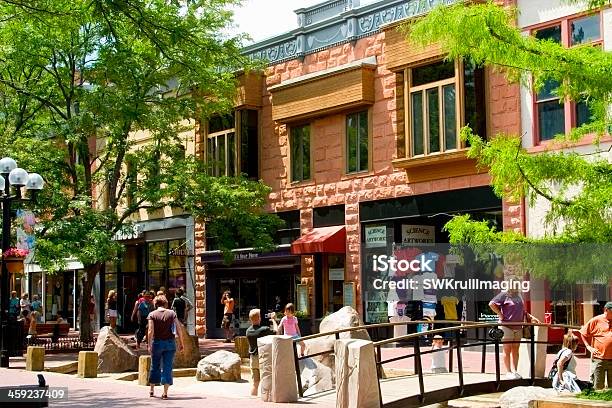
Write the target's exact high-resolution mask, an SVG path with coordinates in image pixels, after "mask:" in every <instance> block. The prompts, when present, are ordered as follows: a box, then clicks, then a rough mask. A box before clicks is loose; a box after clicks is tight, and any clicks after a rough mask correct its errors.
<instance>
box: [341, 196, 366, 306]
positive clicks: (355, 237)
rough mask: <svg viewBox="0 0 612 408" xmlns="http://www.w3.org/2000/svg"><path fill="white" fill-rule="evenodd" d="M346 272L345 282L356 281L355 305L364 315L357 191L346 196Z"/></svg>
mask: <svg viewBox="0 0 612 408" xmlns="http://www.w3.org/2000/svg"><path fill="white" fill-rule="evenodd" d="M345 211H346V213H345V223H346V274H345V282H354V283H355V306H356V308H357V311H358V312H359V314H360V315H363V310H362V309H363V307H362V304H361V285H360V279H361V228H360V224H359V199H358V196H357V193H350V194H348V195H347V197H346V205H345Z"/></svg>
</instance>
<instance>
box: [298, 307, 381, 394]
mask: <svg viewBox="0 0 612 408" xmlns="http://www.w3.org/2000/svg"><path fill="white" fill-rule="evenodd" d="M362 325H363V322H362V320H361V317H359V313H357V311H356V310H355V309H353V308H352V307H350V306H345V307H343V308H342V309H340V310H338V311H337V312H335V313H332V314H330V315H329V316H326V317H325V318H324V319H323V320H322V321H321V325H320V326H319V332H320V333H325V332H332V331H335V330H340V329H346V328H349V327H357V326H362ZM340 338H342V339H361V340H370V336H369V335H368V332H367V331H366V330H356V331H352V332H346V333H341V334H340ZM335 341H336V337H335V336H334V335H329V336H322V337H318V338H316V339H312V340H306V341H305V342H304V343H306V351H305V354H306V355H312V354H317V353H321V352H323V351H330V350H331V351H332V353H328V354H323V355H320V356H316V357H313V358H312V359H308V360H305V361H306V363H304V364H301V363H300V370H301V377H302V384H303V385H304V384H308V385H310V387H311V388H312V389H313V390H316V392H318V391H325V390H331V389H333V388H334V385H335V381H336V379H335V361H334V360H335V357H334V354H333V350H334V342H335ZM322 366H323V367H325V368H323V367H322ZM304 388H305V389H306V388H307V387H306V386H304ZM313 392H315V391H313Z"/></svg>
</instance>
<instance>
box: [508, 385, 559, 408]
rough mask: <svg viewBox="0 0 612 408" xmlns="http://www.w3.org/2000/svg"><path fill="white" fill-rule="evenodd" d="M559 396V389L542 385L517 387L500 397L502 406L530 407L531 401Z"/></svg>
mask: <svg viewBox="0 0 612 408" xmlns="http://www.w3.org/2000/svg"><path fill="white" fill-rule="evenodd" d="M556 396H558V394H557V391H555V390H553V389H550V388H542V387H515V388H512V389H511V390H508V391H506V392H504V393H503V394H502V396H501V397H499V406H500V408H529V401H534V400H537V399H545V398H550V397H556Z"/></svg>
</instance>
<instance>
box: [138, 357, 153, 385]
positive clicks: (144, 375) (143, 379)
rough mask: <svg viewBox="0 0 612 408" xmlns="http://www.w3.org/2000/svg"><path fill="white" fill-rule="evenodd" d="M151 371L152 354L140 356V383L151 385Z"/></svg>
mask: <svg viewBox="0 0 612 408" xmlns="http://www.w3.org/2000/svg"><path fill="white" fill-rule="evenodd" d="M150 372H151V356H140V357H139V358H138V385H149V373H150Z"/></svg>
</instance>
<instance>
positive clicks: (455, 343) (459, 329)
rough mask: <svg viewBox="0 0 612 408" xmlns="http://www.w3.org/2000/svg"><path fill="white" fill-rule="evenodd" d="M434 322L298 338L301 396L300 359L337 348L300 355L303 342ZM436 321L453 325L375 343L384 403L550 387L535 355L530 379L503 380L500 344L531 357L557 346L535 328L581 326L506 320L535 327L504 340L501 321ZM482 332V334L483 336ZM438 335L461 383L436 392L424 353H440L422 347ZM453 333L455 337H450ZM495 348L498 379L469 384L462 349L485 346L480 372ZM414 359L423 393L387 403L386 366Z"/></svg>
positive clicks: (423, 402) (416, 402)
mask: <svg viewBox="0 0 612 408" xmlns="http://www.w3.org/2000/svg"><path fill="white" fill-rule="evenodd" d="M431 323H432V322H431V321H410V322H401V323H381V324H373V325H364V326H357V327H351V328H346V329H340V330H335V331H332V332H324V333H317V334H313V335H310V336H305V337H302V338H300V339H295V340H294V342H293V352H294V359H295V371H296V379H297V384H298V392H299V395H300V397H303V396H304V390H303V386H302V381H301V372H300V366H299V362H300V360H303V359H307V358H312V357H317V356H321V355H326V354H333V353H334V350H333V349H331V350H324V351H319V352H317V353H314V354H310V355H304V356H299V355H298V351H297V347H298V343H299V342H300V341H304V340H311V339H317V338H321V337H326V336H334V337H335V338H336V339H338V338H340V336H341V334H343V333H350V332H354V331H359V330H365V331H368V332H370V331H372V330H378V329H380V328H385V327H393V326H407V327H408V326H411V325H418V324H431ZM433 323H435V324H445V325H446V324H449V325H452V326H449V327H443V328H438V329H433V330H428V331H425V332H418V333H410V334H406V335H403V336H398V337H392V338H389V339H385V340H381V341H377V342H374V349H375V358H376V367H377V373H378V380H379V381H378V389H379V396H380V400H381V406H384V407H388V408H394V407H400V406H401V407H408V406H415V407H416V406H422V405H428V404H435V403H438V402H443V401H447V400H449V399H454V398H461V397H466V396H470V395H478V394H483V393H489V392H497V391H505V390H507V389H509V388H512V387H514V386H518V385H540V386H548V387H550V380H548V379H542V378H536V375H535V358H531V359H530V370H529V371H530V373H529V374H530V375H529V378H528V379H516V380H504V381H502V380H501V364H500V345H503V344H512V343H514V344H516V343H519V344H520V343H528V344H529V348H530V354H531V356H535V347H536V344H546V345H547V346H550V345H553V344H554V343H551V342H550V341H546V342H544V341H537V340H536V338H535V332H534V330H533V328H534V327H537V326H539V327H545V328H547V329H548V328H562V329H565V330H566V331H567V330H577V329H579V327H577V326H569V325H560V324H543V323H527V322H516V323H510V322H507V323H504V326H521V327H523V326H529V327H531V328H532V330H531V331H532V333H531V336H530V338H529V339H521V340H515V341H503V340H502V339H499V338H497V337H495V338H491V337H490V336H489V335H488V334H489V331H490V330H491V329H493V328H495V329H498V328H499V326H500V324H499V323H479V322H471V321H469V322H468V321H466V322H458V321H434V322H433ZM470 332H472V333H475V337H470V336H469V335H468V334H469V333H470ZM481 333H482V336H481ZM436 334H440V335H444V334H446V335H447V336H445V337H447V338H448V337H450V341H449V346H448V351H449V372H453V370H454V361H453V360H454V357H453V354H454V353H456V358H457V375H458V383H459V384H458V386H457V387H452V388H449V389H447V390H445V391H446V392H440V391H439V390H438V391H433V392H427V391H426V390H425V382H424V374H425V373H424V370H423V362H422V358H423V356H426V355H428V354H431V353H434V352H436V350H426V351H423V350H421V343H422V341H423V339H424V338H426V337H430V336H434V335H436ZM448 334H451V336H448ZM397 342H402V343H407V344H410V343H411V344H412V349H413V351H412V352H410V353H407V354H403V355H401V356H395V357H392V358H388V359H386V360H383V359H382V348H383V347H384V346H386V345H388V344H391V343H397ZM491 345H492V346H493V347H494V357H495V373H494V374H495V380H494V381H487V382H482V383H476V384H468V385H466V383H465V379H464V367H463V356H462V351H463V349H465V348H475V347H481V353H482V360H481V367H480V372H481V373H486V360H487V346H491ZM410 358H414V370H415V373H414V375H416V376H418V383H419V393H418V394H416V395H411V396H407V397H406V398H403V399H401V400H398V401H394V402H392V403H388V404H384V405H383V403H382V393H381V391H380V380H381V379H383V377H384V370H383V365H384V364H388V363H391V362H395V361H400V360H404V359H410Z"/></svg>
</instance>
